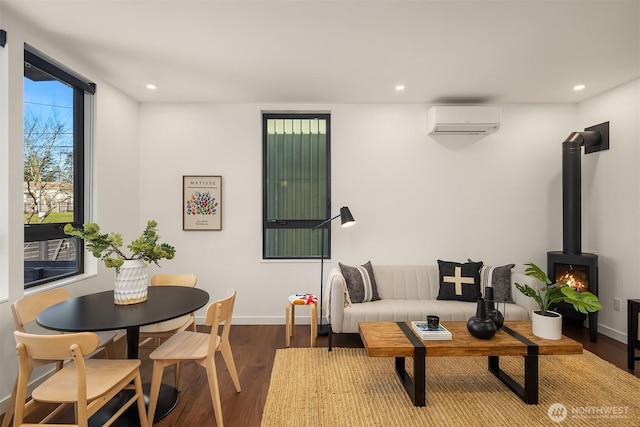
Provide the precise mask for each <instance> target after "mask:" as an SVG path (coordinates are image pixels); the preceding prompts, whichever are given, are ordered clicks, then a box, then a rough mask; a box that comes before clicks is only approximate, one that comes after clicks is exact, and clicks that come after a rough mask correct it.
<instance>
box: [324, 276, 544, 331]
mask: <svg viewBox="0 0 640 427" xmlns="http://www.w3.org/2000/svg"><path fill="white" fill-rule="evenodd" d="M373 273H374V276H375V280H376V283H377V287H378V294H379V295H380V298H381V299H380V300H378V301H370V302H363V303H358V304H348V303H345V301H346V298H345V292H346V289H347V287H346V282H345V279H344V276H343V275H342V273H341V271H340V268H338V267H335V268H333V269H331V271H330V272H329V276H328V278H327V282H326V290H327V292H325V295H328V298H326V299H325V301H324V312H325V315H326V318H327V322H328V323H329V324H331V332H332V333H357V332H358V323H360V322H385V321H393V322H400V321H409V320H424V319H425V317H426V316H427V315H428V314H435V315H437V316H439V317H440V321H442V322H446V321H466V320H468V319H469V318H470V317H472V316H474V315H475V313H476V307H477V303H475V302H467V301H445V300H437V299H436V298H437V296H438V290H439V269H438V266H437V265H375V264H374V265H373ZM515 282H518V283H528V284H529V285H530V286H532V287H534V288H535V287H538V286H539V285H540V284H539V283H538V282H537V281H536V280H535V279H532V278H531V277H528V276H525V275H524V274H522V273H516V272H512V273H511V296H512V299H513V301H514V302H515V303H507V304H506V306H505V305H503V304H500V307H499V308H500V311H501V312H502V313H503V314H504V316H505V320H529V319H530V316H531V311H533V310H535V309H537V308H538V305H537V304H536V302H535V301H533V299H531V298H529V297H526V296H524V295H523V294H522V293H521V292H520V291H518V289H517V288H516V287H515V285H514V283H515Z"/></svg>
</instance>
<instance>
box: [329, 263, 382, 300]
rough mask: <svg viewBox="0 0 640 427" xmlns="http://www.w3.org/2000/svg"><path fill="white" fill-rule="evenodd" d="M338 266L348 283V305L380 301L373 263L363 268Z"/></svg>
mask: <svg viewBox="0 0 640 427" xmlns="http://www.w3.org/2000/svg"><path fill="white" fill-rule="evenodd" d="M338 265H339V266H340V271H341V272H342V275H343V276H344V280H345V282H346V283H347V297H348V298H349V301H348V303H350V304H356V303H361V302H368V301H377V300H379V299H380V296H379V295H378V287H377V285H376V277H375V276H374V274H373V267H372V266H371V261H368V262H367V263H366V264H363V265H362V266H349V265H344V264H342V263H338Z"/></svg>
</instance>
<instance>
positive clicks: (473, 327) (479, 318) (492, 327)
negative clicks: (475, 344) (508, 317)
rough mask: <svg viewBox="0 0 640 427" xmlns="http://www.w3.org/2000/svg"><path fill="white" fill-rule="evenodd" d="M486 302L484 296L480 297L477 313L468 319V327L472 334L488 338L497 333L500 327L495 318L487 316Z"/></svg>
mask: <svg viewBox="0 0 640 427" xmlns="http://www.w3.org/2000/svg"><path fill="white" fill-rule="evenodd" d="M484 304H485V303H484V298H480V299H478V308H477V309H476V315H475V316H473V317H472V318H471V319H469V320H468V321H467V329H468V330H469V333H470V334H471V335H472V336H474V337H476V338H479V339H481V340H488V339H489V338H491V337H493V336H494V335H495V334H496V331H497V330H498V328H496V324H495V323H493V320H491V319H489V318H488V317H487V308H486V307H485V305H484Z"/></svg>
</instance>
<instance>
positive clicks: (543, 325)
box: [531, 310, 562, 340]
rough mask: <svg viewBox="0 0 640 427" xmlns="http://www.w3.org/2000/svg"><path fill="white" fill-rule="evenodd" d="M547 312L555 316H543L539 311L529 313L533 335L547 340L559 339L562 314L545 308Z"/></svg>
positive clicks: (560, 336)
mask: <svg viewBox="0 0 640 427" xmlns="http://www.w3.org/2000/svg"><path fill="white" fill-rule="evenodd" d="M547 314H555V315H556V316H553V317H552V316H543V315H541V314H539V311H533V312H532V313H531V327H532V330H533V335H535V336H537V337H539V338H544V339H547V340H559V339H560V338H562V315H561V314H560V313H556V312H555V311H550V310H547Z"/></svg>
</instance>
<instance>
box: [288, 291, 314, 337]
mask: <svg viewBox="0 0 640 427" xmlns="http://www.w3.org/2000/svg"><path fill="white" fill-rule="evenodd" d="M317 302H318V297H317V296H315V295H312V294H293V295H291V296H289V301H288V302H287V308H286V313H285V314H286V333H287V340H286V341H287V347H289V345H290V344H291V337H292V336H293V332H294V328H295V318H296V305H308V306H309V307H310V308H311V347H315V346H316V336H317V335H318V309H317V304H316V303H317Z"/></svg>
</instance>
